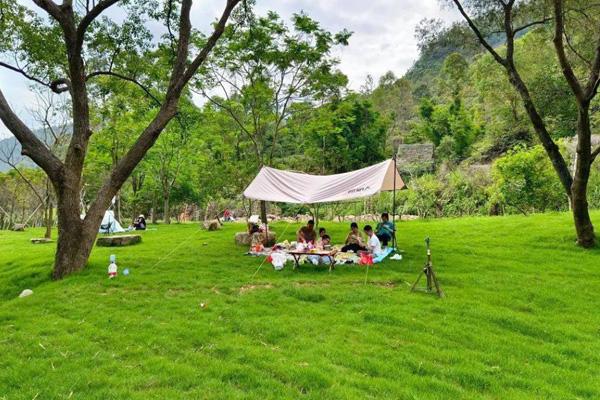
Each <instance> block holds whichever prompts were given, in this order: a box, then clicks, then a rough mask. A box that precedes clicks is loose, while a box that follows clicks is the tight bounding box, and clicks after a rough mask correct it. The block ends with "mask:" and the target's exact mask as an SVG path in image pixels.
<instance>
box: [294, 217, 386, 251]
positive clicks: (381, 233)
mask: <svg viewBox="0 0 600 400" xmlns="http://www.w3.org/2000/svg"><path fill="white" fill-rule="evenodd" d="M363 230H364V233H365V234H366V236H367V239H366V241H365V240H364V238H363V236H362V234H361V232H360V229H359V227H358V224H357V223H356V222H352V223H351V224H350V232H349V233H348V235H347V236H346V240H345V243H344V247H342V252H349V251H353V252H355V253H359V252H361V251H366V252H369V253H371V254H373V255H374V256H379V255H381V254H382V252H383V250H382V246H383V247H386V246H387V245H388V243H389V242H390V241H392V240H393V239H394V237H395V235H396V227H395V226H394V223H393V222H391V221H390V216H389V214H388V213H383V214H381V222H379V223H378V224H377V226H376V227H375V229H373V227H372V226H371V225H365V227H364V228H363ZM296 240H297V241H298V243H305V244H312V245H314V246H315V247H316V248H317V249H318V250H328V249H329V248H330V247H331V237H330V236H329V235H328V234H327V230H326V229H325V228H320V229H319V233H318V237H317V232H316V231H315V221H313V220H310V221H308V223H307V224H306V226H303V227H301V228H300V229H299V230H298V232H297V233H296Z"/></svg>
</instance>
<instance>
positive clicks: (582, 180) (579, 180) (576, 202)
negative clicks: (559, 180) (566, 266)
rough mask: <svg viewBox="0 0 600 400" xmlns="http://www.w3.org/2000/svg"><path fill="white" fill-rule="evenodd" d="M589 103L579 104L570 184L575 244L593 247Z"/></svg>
mask: <svg viewBox="0 0 600 400" xmlns="http://www.w3.org/2000/svg"><path fill="white" fill-rule="evenodd" d="M591 134H592V132H591V127H590V114H589V104H588V103H583V104H579V117H578V119H577V150H576V151H577V158H576V161H575V168H574V178H573V185H572V186H571V207H572V211H573V219H574V221H575V231H576V232H577V244H579V245H580V246H582V247H586V248H589V247H593V246H594V245H595V244H596V236H595V234H594V226H593V225H592V220H591V219H590V213H589V211H588V201H587V187H588V181H589V178H590V170H591V167H592V161H593V160H592V156H591V152H592V143H591Z"/></svg>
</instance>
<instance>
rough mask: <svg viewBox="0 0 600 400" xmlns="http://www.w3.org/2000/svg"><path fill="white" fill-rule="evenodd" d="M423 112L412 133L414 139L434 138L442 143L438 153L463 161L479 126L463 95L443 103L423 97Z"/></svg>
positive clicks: (448, 158) (436, 143) (450, 158)
mask: <svg viewBox="0 0 600 400" xmlns="http://www.w3.org/2000/svg"><path fill="white" fill-rule="evenodd" d="M419 116H420V121H419V122H418V123H417V124H416V125H415V127H414V128H413V130H412V133H411V135H412V137H413V139H421V140H429V141H431V142H433V144H434V145H435V146H436V147H438V153H437V154H438V156H439V157H440V158H441V159H446V160H451V161H461V160H463V159H465V158H466V157H467V156H468V155H469V151H470V147H471V145H472V144H473V142H474V141H475V139H476V138H477V137H478V135H479V129H478V128H477V127H476V126H475V125H474V124H473V121H472V120H471V117H470V115H469V114H468V112H467V111H466V110H465V109H464V108H463V105H462V102H461V100H460V99H459V98H456V99H454V100H453V101H451V102H450V103H449V104H442V105H435V104H434V103H433V102H432V101H431V100H429V99H423V100H421V104H420V107H419Z"/></svg>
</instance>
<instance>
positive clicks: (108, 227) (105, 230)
mask: <svg viewBox="0 0 600 400" xmlns="http://www.w3.org/2000/svg"><path fill="white" fill-rule="evenodd" d="M111 228H112V222H111V221H109V222H108V224H101V225H100V230H101V231H102V233H110V231H111Z"/></svg>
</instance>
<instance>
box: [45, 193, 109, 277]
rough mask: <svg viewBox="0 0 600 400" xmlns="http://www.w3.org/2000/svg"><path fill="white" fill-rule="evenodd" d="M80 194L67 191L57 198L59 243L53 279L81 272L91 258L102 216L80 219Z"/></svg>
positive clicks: (89, 216)
mask: <svg viewBox="0 0 600 400" xmlns="http://www.w3.org/2000/svg"><path fill="white" fill-rule="evenodd" d="M79 200H80V199H79V192H78V190H77V189H75V190H65V191H64V192H62V193H60V194H59V196H58V207H57V211H58V243H57V248H56V258H55V260H54V270H53V271H52V278H53V279H62V278H63V277H65V276H67V275H68V274H70V273H72V272H76V271H79V270H81V269H82V268H83V267H84V266H85V264H86V263H87V260H88V258H89V256H90V253H91V251H92V247H93V246H94V240H95V239H96V234H97V233H98V226H99V225H100V222H101V221H102V215H101V214H98V215H88V216H87V218H86V219H85V220H82V219H81V217H80V215H79V211H80V210H79V204H80V203H79Z"/></svg>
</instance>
